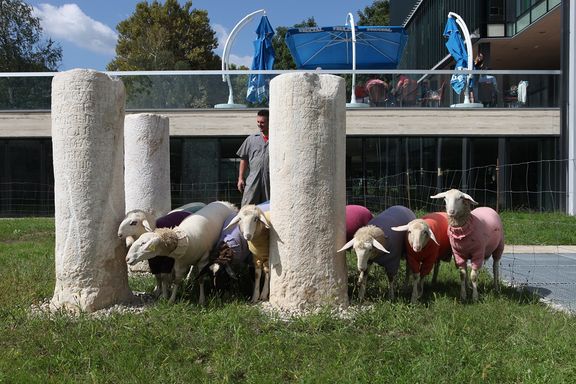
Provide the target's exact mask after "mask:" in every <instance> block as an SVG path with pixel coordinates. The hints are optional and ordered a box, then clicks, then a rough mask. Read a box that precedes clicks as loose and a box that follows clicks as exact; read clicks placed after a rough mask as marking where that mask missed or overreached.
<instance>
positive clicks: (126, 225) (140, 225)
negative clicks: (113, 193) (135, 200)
mask: <svg viewBox="0 0 576 384" xmlns="http://www.w3.org/2000/svg"><path fill="white" fill-rule="evenodd" d="M154 224H155V222H154V219H153V218H152V217H151V215H149V214H148V213H146V212H144V211H141V210H139V209H135V210H133V211H130V212H128V213H126V216H125V217H124V220H122V222H121V223H120V225H119V226H118V237H119V238H120V239H126V246H127V247H130V246H131V245H132V244H133V243H134V241H135V240H136V239H138V238H139V237H140V236H141V235H142V234H143V233H146V232H152V231H153V230H154V226H153V225H154Z"/></svg>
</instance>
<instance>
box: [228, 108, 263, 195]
mask: <svg viewBox="0 0 576 384" xmlns="http://www.w3.org/2000/svg"><path fill="white" fill-rule="evenodd" d="M268 116H269V113H268V110H266V109H262V110H260V111H258V114H257V116H256V123H257V124H258V128H259V129H260V133H256V134H253V135H250V136H248V137H247V138H246V140H244V143H242V145H241V146H240V149H238V152H236V154H237V155H238V156H239V157H240V171H239V173H238V190H239V191H240V192H242V193H243V196H242V206H244V205H246V204H260V203H263V202H265V201H267V200H270V171H269V166H268ZM248 169H249V174H248V178H247V179H246V181H244V180H245V179H244V174H245V173H246V171H247V170H248Z"/></svg>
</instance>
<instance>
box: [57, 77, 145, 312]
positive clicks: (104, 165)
mask: <svg viewBox="0 0 576 384" xmlns="http://www.w3.org/2000/svg"><path fill="white" fill-rule="evenodd" d="M125 98H126V96H125V90H124V85H123V84H122V82H121V81H120V80H115V79H112V78H110V77H108V76H107V75H105V74H103V73H100V72H95V71H92V70H80V69H76V70H71V71H67V72H61V73H58V74H56V75H55V76H54V79H53V80H52V147H53V157H54V200H55V221H56V250H55V259H56V287H55V289H54V296H53V297H52V301H51V307H52V308H53V309H58V308H63V309H67V310H72V311H87V312H93V311H96V310H98V309H101V308H106V307H109V306H112V305H115V304H118V303H124V302H127V301H129V300H131V299H132V298H133V295H132V291H131V290H130V288H129V286H128V274H127V269H126V261H125V257H126V247H125V244H123V242H122V241H120V239H118V237H117V230H118V224H119V223H120V221H121V220H122V218H123V217H124V172H123V163H124V158H123V153H124V150H123V146H124V140H123V125H124V106H125Z"/></svg>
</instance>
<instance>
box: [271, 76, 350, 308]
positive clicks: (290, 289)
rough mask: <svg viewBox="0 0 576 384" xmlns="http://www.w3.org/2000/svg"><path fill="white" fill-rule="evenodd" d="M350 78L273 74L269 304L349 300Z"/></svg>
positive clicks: (321, 303)
mask: <svg viewBox="0 0 576 384" xmlns="http://www.w3.org/2000/svg"><path fill="white" fill-rule="evenodd" d="M345 105H346V95H345V82H344V79H343V78H341V77H338V76H332V75H317V74H310V73H297V74H286V75H281V76H277V77H276V78H274V79H273V80H272V81H271V82H270V144H269V150H270V188H271V199H270V200H271V201H270V209H271V211H270V215H271V220H272V225H273V227H274V229H273V231H272V232H271V236H270V264H271V277H270V279H271V284H270V304H271V305H272V306H273V307H276V308H278V309H281V310H305V309H314V308H318V307H322V306H335V307H346V306H347V305H348V295H347V269H346V260H345V254H344V252H340V253H337V252H336V251H337V250H338V249H339V248H340V247H341V246H342V245H344V243H345V242H346V241H345V237H346V223H345V205H346V195H345V192H346V184H345V183H346V181H345V165H346V164H345V155H346V153H345V152H346V110H345Z"/></svg>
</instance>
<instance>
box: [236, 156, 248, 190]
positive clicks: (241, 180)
mask: <svg viewBox="0 0 576 384" xmlns="http://www.w3.org/2000/svg"><path fill="white" fill-rule="evenodd" d="M246 168H248V160H246V159H240V170H239V171H238V184H237V186H238V190H239V191H240V192H242V193H243V192H244V187H245V186H246V182H245V181H244V173H245V172H246Z"/></svg>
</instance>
